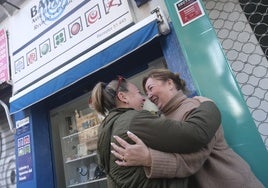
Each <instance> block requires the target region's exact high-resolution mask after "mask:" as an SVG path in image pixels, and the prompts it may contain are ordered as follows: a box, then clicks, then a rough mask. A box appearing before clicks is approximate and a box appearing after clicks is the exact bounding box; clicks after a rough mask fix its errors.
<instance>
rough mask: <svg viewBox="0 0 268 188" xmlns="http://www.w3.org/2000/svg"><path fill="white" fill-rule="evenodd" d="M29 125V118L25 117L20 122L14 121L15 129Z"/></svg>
mask: <svg viewBox="0 0 268 188" xmlns="http://www.w3.org/2000/svg"><path fill="white" fill-rule="evenodd" d="M29 123H30V118H29V117H26V118H24V119H22V120H18V121H16V129H18V128H21V127H23V126H24V125H28V124H29Z"/></svg>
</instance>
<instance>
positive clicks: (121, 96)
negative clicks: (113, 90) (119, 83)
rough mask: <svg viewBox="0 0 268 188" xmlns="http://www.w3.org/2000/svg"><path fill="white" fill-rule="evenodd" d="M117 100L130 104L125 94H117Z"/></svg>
mask: <svg viewBox="0 0 268 188" xmlns="http://www.w3.org/2000/svg"><path fill="white" fill-rule="evenodd" d="M117 98H118V99H119V101H121V102H123V103H125V104H128V100H127V97H126V95H125V93H124V92H121V91H119V92H118V93H117Z"/></svg>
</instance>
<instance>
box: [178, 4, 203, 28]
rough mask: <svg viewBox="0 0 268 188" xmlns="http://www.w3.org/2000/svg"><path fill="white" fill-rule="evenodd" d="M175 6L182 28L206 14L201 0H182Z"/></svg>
mask: <svg viewBox="0 0 268 188" xmlns="http://www.w3.org/2000/svg"><path fill="white" fill-rule="evenodd" d="M174 5H175V9H176V12H177V14H178V17H179V20H180V23H181V25H182V26H185V25H187V24H189V23H191V22H193V21H195V20H197V19H198V18H200V17H201V16H203V15H204V14H205V13H204V10H203V8H202V6H201V4H200V1H199V0H180V1H178V2H176V3H175V4H174Z"/></svg>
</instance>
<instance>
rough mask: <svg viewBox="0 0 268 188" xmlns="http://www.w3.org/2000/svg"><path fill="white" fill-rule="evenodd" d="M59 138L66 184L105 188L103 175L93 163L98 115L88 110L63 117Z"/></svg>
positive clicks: (95, 157)
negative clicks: (62, 126) (63, 126)
mask: <svg viewBox="0 0 268 188" xmlns="http://www.w3.org/2000/svg"><path fill="white" fill-rule="evenodd" d="M64 119H65V125H66V126H65V127H66V129H65V130H64V131H63V132H65V134H64V135H63V136H62V138H61V147H62V155H63V162H64V172H65V180H66V186H67V187H90V188H91V187H92V188H95V187H96V188H106V175H105V173H104V172H103V171H102V170H101V169H100V168H99V166H98V165H97V154H96V149H97V139H98V137H97V136H98V128H99V126H100V122H101V120H102V119H101V117H100V116H98V115H97V113H95V112H94V111H93V110H91V109H88V108H86V109H84V110H74V111H73V112H72V113H70V115H66V116H65V118H64Z"/></svg>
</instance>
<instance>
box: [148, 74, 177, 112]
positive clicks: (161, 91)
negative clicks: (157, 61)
mask: <svg viewBox="0 0 268 188" xmlns="http://www.w3.org/2000/svg"><path fill="white" fill-rule="evenodd" d="M171 82H172V81H170V80H168V81H162V80H157V79H154V78H148V79H147V81H146V84H145V89H146V94H147V96H148V98H149V99H150V100H151V101H152V102H153V103H154V104H155V105H157V107H158V108H159V110H161V109H162V108H163V107H164V106H165V105H166V104H167V102H168V101H169V100H170V99H171V97H172V96H173V94H172V93H171V89H172V87H173V84H172V83H171Z"/></svg>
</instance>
